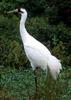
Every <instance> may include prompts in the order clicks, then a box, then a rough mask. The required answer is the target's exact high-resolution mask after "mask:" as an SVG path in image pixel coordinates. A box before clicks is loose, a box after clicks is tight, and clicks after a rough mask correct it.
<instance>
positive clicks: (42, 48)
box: [24, 36, 51, 57]
mask: <svg viewBox="0 0 71 100" xmlns="http://www.w3.org/2000/svg"><path fill="white" fill-rule="evenodd" d="M24 46H27V47H29V48H33V49H34V51H39V52H41V53H42V54H44V55H45V56H47V57H48V56H49V55H51V53H50V51H49V50H48V48H46V46H44V45H43V44H42V43H40V42H39V41H37V40H36V39H35V38H33V37H32V36H30V37H29V41H28V42H26V43H24Z"/></svg>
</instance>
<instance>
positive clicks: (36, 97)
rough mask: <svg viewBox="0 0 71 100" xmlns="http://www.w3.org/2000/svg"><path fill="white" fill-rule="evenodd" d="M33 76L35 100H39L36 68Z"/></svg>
mask: <svg viewBox="0 0 71 100" xmlns="http://www.w3.org/2000/svg"><path fill="white" fill-rule="evenodd" d="M34 76H35V88H36V90H35V100H39V87H38V67H36V69H35V70H34Z"/></svg>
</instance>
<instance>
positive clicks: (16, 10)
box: [7, 9, 18, 14]
mask: <svg viewBox="0 0 71 100" xmlns="http://www.w3.org/2000/svg"><path fill="white" fill-rule="evenodd" d="M15 12H18V9H15V10H12V11H8V12H7V14H10V13H15Z"/></svg>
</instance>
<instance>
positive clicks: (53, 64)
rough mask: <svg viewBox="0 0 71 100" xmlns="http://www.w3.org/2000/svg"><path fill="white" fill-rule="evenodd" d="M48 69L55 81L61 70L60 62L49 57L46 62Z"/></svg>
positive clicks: (53, 57)
mask: <svg viewBox="0 0 71 100" xmlns="http://www.w3.org/2000/svg"><path fill="white" fill-rule="evenodd" d="M48 68H49V70H50V73H51V75H52V77H53V78H54V79H55V80H56V78H57V76H58V75H59V73H60V70H61V69H62V66H61V63H60V60H58V59H57V58H56V57H55V56H52V55H51V56H50V58H49V62H48Z"/></svg>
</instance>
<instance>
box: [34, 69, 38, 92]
mask: <svg viewBox="0 0 71 100" xmlns="http://www.w3.org/2000/svg"><path fill="white" fill-rule="evenodd" d="M34 76H35V86H36V87H35V88H36V93H37V91H38V82H37V70H36V69H35V70H34Z"/></svg>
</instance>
